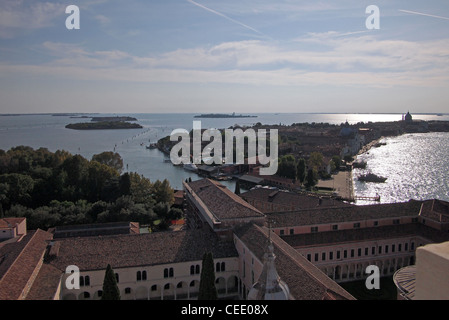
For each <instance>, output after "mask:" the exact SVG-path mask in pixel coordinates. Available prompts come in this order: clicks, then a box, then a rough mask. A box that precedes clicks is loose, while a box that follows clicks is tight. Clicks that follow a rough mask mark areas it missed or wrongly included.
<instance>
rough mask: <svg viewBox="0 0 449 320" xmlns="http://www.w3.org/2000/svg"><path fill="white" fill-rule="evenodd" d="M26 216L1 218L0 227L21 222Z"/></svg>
mask: <svg viewBox="0 0 449 320" xmlns="http://www.w3.org/2000/svg"><path fill="white" fill-rule="evenodd" d="M25 219H26V218H2V219H0V228H11V227H15V226H16V224H19V223H21V222H22V221H23V220H25Z"/></svg>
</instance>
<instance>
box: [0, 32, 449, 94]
mask: <svg viewBox="0 0 449 320" xmlns="http://www.w3.org/2000/svg"><path fill="white" fill-rule="evenodd" d="M341 35H342V34H339V33H334V32H328V33H323V34H308V35H306V36H304V37H302V38H301V39H297V41H296V42H295V43H293V44H289V45H288V46H285V45H283V44H279V43H275V42H266V41H256V40H252V41H236V42H225V43H221V44H218V45H215V46H209V47H197V48H191V49H178V50H174V51H171V52H166V53H164V54H161V55H148V56H136V55H132V54H130V53H127V52H123V51H119V50H108V51H88V50H86V49H84V48H82V47H80V46H77V45H74V44H66V43H53V42H45V43H44V44H43V48H44V49H45V50H46V51H47V52H48V53H49V54H51V55H52V56H54V57H55V58H54V59H53V60H52V61H51V62H49V63H46V64H42V65H34V66H30V65H16V66H14V65H13V66H6V65H2V66H0V72H8V74H14V73H19V74H21V73H28V72H29V73H32V74H36V75H39V74H42V75H43V76H57V77H64V76H66V77H68V78H76V79H82V80H84V79H86V80H87V79H89V80H98V81H124V82H147V83H221V84H249V85H273V86H302V85H334V86H350V87H360V86H369V87H394V86H411V87H431V86H438V87H444V86H448V84H449V41H447V39H441V40H432V41H425V42H411V41H403V40H376V38H375V37H374V36H372V35H364V34H363V35H359V34H351V35H350V36H341ZM311 44H313V46H310V45H311ZM311 48H314V49H313V50H312V49H311Z"/></svg>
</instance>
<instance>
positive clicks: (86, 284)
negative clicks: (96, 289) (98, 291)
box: [84, 276, 90, 286]
mask: <svg viewBox="0 0 449 320" xmlns="http://www.w3.org/2000/svg"><path fill="white" fill-rule="evenodd" d="M84 285H85V286H90V277H89V276H85V277H84Z"/></svg>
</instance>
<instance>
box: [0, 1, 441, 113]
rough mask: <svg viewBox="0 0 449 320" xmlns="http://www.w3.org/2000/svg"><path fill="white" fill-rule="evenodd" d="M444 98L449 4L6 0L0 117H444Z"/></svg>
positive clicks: (0, 7)
mask: <svg viewBox="0 0 449 320" xmlns="http://www.w3.org/2000/svg"><path fill="white" fill-rule="evenodd" d="M70 5H76V6H78V8H79V12H80V16H79V18H80V19H79V22H80V28H79V29H70V30H69V29H67V28H66V20H67V19H69V21H71V22H73V20H71V17H70V16H71V13H72V12H69V13H66V8H67V7H68V6H70ZM370 5H375V6H377V8H379V15H378V19H377V20H376V19H374V18H375V17H374V16H372V14H373V13H374V12H372V11H368V12H367V10H366V9H367V7H368V6H370ZM373 19H374V20H373ZM367 20H368V22H369V24H370V23H373V22H375V21H378V22H379V28H378V29H373V28H367V24H366V22H367ZM448 89H449V1H447V0H429V1H421V0H385V1H383V0H382V1H381V0H370V1H364V0H362V1H360V0H325V1H324V0H323V1H320V0H318V1H312V0H309V1H301V0H276V1H273V0H126V1H122V0H121V1H119V0H93V1H87V0H79V1H75V0H71V1H67V2H65V1H39V0H34V1H25V0H2V1H0V113H44V112H50V113H54V112H79V113H84V112H102V113H171V112H173V113H181V112H182V113H184V112H185V113H199V112H201V113H206V112H220V113H228V112H236V113H263V112H267V113H278V112H279V113H280V112H286V113H296V112H328V113H334V112H335V113H337V112H338V113H374V112H378V113H405V112H407V111H410V112H412V113H447V112H449V111H448V110H449V108H448V101H449V90H448Z"/></svg>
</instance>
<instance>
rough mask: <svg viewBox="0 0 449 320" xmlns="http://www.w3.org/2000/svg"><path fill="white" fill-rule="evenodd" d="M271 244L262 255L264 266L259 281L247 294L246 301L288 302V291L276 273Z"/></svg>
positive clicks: (274, 256)
mask: <svg viewBox="0 0 449 320" xmlns="http://www.w3.org/2000/svg"><path fill="white" fill-rule="evenodd" d="M275 259H276V255H275V254H274V248H273V244H272V243H271V242H270V243H269V245H268V248H267V251H266V252H265V254H264V265H263V269H262V273H261V274H260V277H259V280H258V281H257V282H256V283H254V285H253V286H252V288H251V290H250V291H249V293H248V300H289V298H290V290H289V289H288V286H287V284H286V283H285V282H284V281H282V280H281V279H280V277H279V274H278V273H277V271H276V266H275V263H274V260H275Z"/></svg>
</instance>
